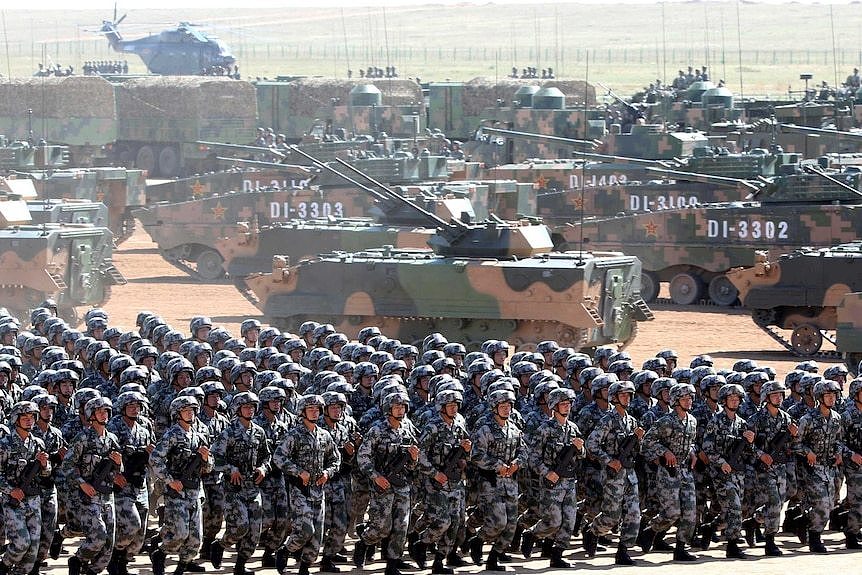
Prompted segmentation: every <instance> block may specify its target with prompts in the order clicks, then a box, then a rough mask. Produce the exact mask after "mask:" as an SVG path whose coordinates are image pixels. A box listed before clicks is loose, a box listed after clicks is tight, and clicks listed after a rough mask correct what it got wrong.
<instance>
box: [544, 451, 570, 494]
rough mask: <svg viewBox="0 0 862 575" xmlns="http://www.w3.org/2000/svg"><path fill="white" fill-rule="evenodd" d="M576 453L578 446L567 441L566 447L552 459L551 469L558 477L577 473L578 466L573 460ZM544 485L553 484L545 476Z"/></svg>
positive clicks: (568, 476)
mask: <svg viewBox="0 0 862 575" xmlns="http://www.w3.org/2000/svg"><path fill="white" fill-rule="evenodd" d="M577 454H578V448H577V447H575V446H574V445H572V444H571V443H569V445H567V446H566V447H564V448H563V449H562V450H560V452H559V453H558V454H557V457H556V459H555V460H554V466H553V467H552V468H551V471H553V472H554V473H556V474H557V475H558V476H559V477H560V479H569V478H572V477H575V476H576V475H577V473H578V466H577V462H576V460H575V456H576V455H577ZM544 481H545V486H546V487H548V488H551V487H553V486H554V484H553V483H551V482H550V481H548V479H547V478H544Z"/></svg>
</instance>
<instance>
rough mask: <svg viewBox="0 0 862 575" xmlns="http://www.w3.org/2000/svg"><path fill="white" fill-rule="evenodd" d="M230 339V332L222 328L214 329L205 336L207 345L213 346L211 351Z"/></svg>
mask: <svg viewBox="0 0 862 575" xmlns="http://www.w3.org/2000/svg"><path fill="white" fill-rule="evenodd" d="M229 339H230V332H229V331H228V330H226V329H225V328H223V327H214V328H212V329H211V330H210V332H209V333H208V334H207V343H208V344H210V345H211V346H213V349H215V348H217V347H219V346H222V345H224V343H225V342H226V341H227V340H229Z"/></svg>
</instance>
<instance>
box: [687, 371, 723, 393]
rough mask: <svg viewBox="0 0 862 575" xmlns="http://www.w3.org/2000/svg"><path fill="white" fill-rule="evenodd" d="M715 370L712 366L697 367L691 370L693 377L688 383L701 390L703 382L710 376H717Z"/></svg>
mask: <svg viewBox="0 0 862 575" xmlns="http://www.w3.org/2000/svg"><path fill="white" fill-rule="evenodd" d="M715 374H716V371H715V368H714V367H712V366H711V365H702V366H700V367H695V368H694V369H692V370H691V377H690V378H689V380H688V382H689V383H691V385H692V386H694V388H695V389H700V382H701V380H702V379H703V378H704V377H706V376H708V375H715Z"/></svg>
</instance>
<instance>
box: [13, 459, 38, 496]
mask: <svg viewBox="0 0 862 575" xmlns="http://www.w3.org/2000/svg"><path fill="white" fill-rule="evenodd" d="M41 473H42V464H41V463H39V461H38V460H34V461H31V462H29V463H27V465H25V466H24V469H22V470H21V475H20V476H19V477H18V488H19V489H20V490H21V491H23V492H24V495H27V496H31V495H39V494H40V493H41V489H40V488H39V486H40V484H39V475H40V474H41Z"/></svg>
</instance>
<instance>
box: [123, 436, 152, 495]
mask: <svg viewBox="0 0 862 575" xmlns="http://www.w3.org/2000/svg"><path fill="white" fill-rule="evenodd" d="M149 462H150V452H149V451H147V450H146V449H145V448H143V447H132V446H128V447H126V448H125V449H124V450H123V468H124V469H125V472H124V473H123V475H124V476H125V477H126V481H128V482H129V484H130V485H131V486H132V487H135V488H136V489H140V488H142V487H143V486H144V482H145V481H146V475H147V464H148V463H149Z"/></svg>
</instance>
